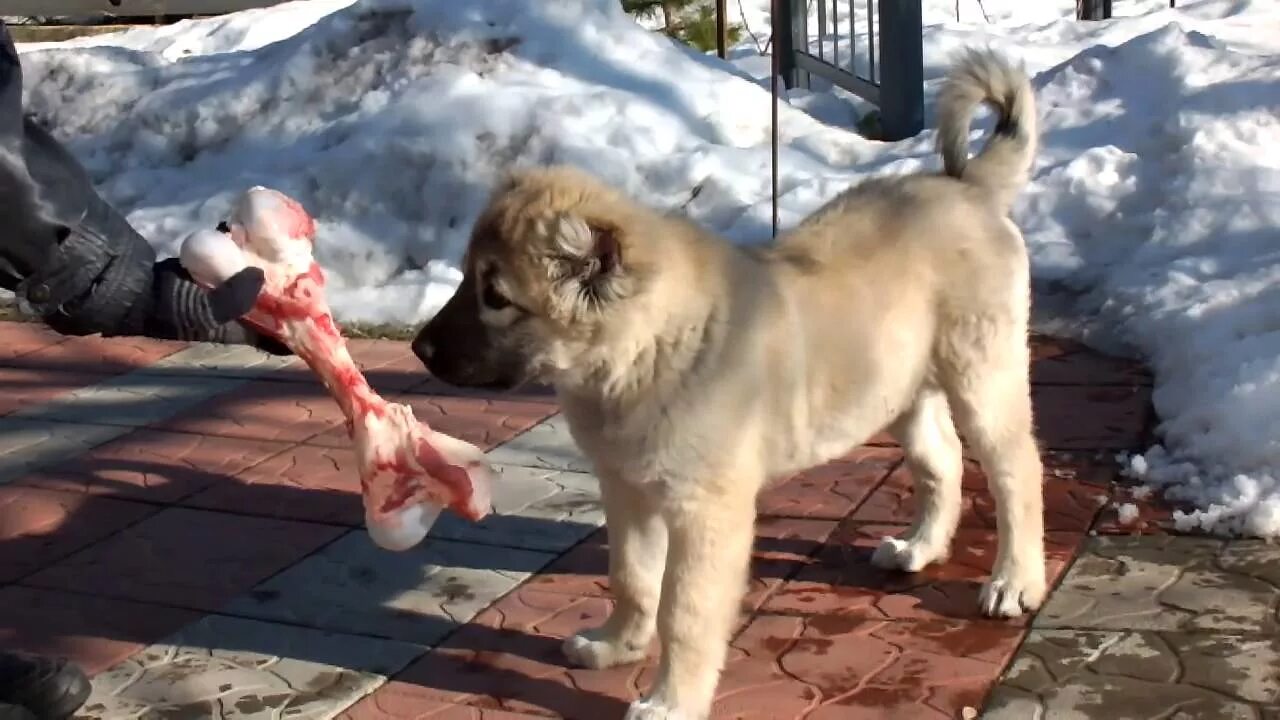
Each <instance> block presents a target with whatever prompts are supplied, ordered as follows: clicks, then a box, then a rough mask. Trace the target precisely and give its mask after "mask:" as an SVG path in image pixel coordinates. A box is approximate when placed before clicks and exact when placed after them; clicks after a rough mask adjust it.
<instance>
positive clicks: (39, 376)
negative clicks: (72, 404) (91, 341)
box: [0, 367, 111, 415]
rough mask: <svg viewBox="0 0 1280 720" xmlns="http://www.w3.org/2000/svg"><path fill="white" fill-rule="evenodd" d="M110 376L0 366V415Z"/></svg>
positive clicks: (98, 381) (64, 393)
mask: <svg viewBox="0 0 1280 720" xmlns="http://www.w3.org/2000/svg"><path fill="white" fill-rule="evenodd" d="M110 377H111V375H110V374H106V373H90V372H62V371H58V370H48V369H45V370H41V369H36V368H15V367H0V415H8V414H9V413H12V412H17V411H18V410H21V409H22V408H25V407H28V406H33V405H41V404H43V403H47V402H49V401H50V400H53V399H54V398H57V397H58V396H60V395H66V394H67V393H69V392H71V391H73V390H79V389H80V388H82V387H86V386H89V385H93V384H95V383H100V382H102V381H103V380H106V379H107V378H110Z"/></svg>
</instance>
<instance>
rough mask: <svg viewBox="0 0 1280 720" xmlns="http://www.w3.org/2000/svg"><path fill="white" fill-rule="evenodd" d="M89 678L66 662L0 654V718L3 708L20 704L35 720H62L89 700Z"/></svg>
mask: <svg viewBox="0 0 1280 720" xmlns="http://www.w3.org/2000/svg"><path fill="white" fill-rule="evenodd" d="M89 690H90V688H89V678H88V677H86V676H85V674H84V671H83V670H81V669H80V668H79V667H77V666H76V665H75V664H73V663H70V662H67V661H66V660H53V659H50V658H44V657H38V656H33V655H21V654H18V653H12V652H3V651H0V718H2V719H3V720H10V718H15V719H16V718H21V717H22V715H21V714H20V713H17V712H13V713H12V714H9V715H6V714H5V710H4V709H3V708H4V706H5V705H6V704H7V705H20V706H22V707H25V708H26V709H27V710H30V711H31V714H32V715H35V716H36V718H38V720H66V718H68V717H71V715H72V714H73V713H74V712H75V711H77V710H79V709H80V706H81V705H84V701H85V700H88V699H89Z"/></svg>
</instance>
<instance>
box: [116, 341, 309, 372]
mask: <svg viewBox="0 0 1280 720" xmlns="http://www.w3.org/2000/svg"><path fill="white" fill-rule="evenodd" d="M296 362H298V359H297V358H296V357H293V356H288V355H286V356H277V355H271V354H269V353H265V352H262V351H261V350H258V349H256V348H251V347H249V346H247V345H220V344H217V343H197V344H194V345H190V346H188V347H186V348H183V349H182V350H180V351H178V352H176V353H174V354H172V355H169V356H168V357H165V358H161V359H160V360H157V361H156V362H154V363H152V364H151V365H149V366H147V367H145V368H142V369H140V370H135V371H134V374H146V375H184V376H185V375H189V374H190V372H191V371H192V370H199V371H201V373H202V375H203V376H205V377H238V378H246V379H248V378H254V377H258V376H259V375H263V374H266V373H268V372H270V371H272V370H278V369H280V368H283V367H286V366H288V365H291V364H293V363H296Z"/></svg>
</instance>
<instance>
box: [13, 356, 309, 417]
mask: <svg viewBox="0 0 1280 720" xmlns="http://www.w3.org/2000/svg"><path fill="white" fill-rule="evenodd" d="M293 360H294V359H293V358H287V357H286V358H279V357H275V356H272V355H268V354H266V353H263V352H261V351H259V350H255V349H253V348H250V347H246V346H241V345H215V344H197V345H191V346H188V347H185V348H183V349H182V350H179V351H178V352H176V353H173V354H172V355H168V356H166V357H163V358H161V359H160V360H157V361H156V362H155V363H153V364H152V365H150V366H147V367H145V368H140V369H138V370H134V371H132V372H129V373H125V374H122V375H117V376H114V377H111V378H108V379H106V380H104V381H102V382H100V383H95V384H93V385H89V386H86V387H83V388H78V389H76V390H74V391H72V392H69V393H66V394H64V395H60V396H59V397H56V398H54V399H52V400H50V401H49V402H46V403H41V404H39V405H34V406H31V407H26V408H23V409H21V410H19V411H17V412H15V413H12V414H11V415H10V417H13V418H21V419H27V420H57V421H59V422H71V423H75V422H80V423H84V422H92V423H96V424H100V425H123V426H127V427H142V426H146V425H149V424H152V423H156V422H159V421H161V420H164V419H166V418H168V417H171V416H173V415H175V414H177V413H179V412H181V411H183V410H185V409H187V408H189V407H192V406H194V405H196V404H198V403H200V402H203V401H204V400H207V399H208V398H210V397H213V396H215V395H220V394H222V393H225V392H231V391H232V390H235V389H236V388H237V387H239V386H240V385H242V384H243V383H244V382H245V381H246V380H248V379H249V378H251V377H254V376H256V375H261V374H263V373H265V372H268V371H270V370H272V369H275V368H278V367H280V366H281V365H283V364H287V363H289V362H292V361H293Z"/></svg>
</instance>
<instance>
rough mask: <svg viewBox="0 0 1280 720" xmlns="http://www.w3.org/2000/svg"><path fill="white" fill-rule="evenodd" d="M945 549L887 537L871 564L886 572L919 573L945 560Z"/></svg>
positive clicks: (875, 553) (882, 541)
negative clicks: (932, 564) (931, 564)
mask: <svg viewBox="0 0 1280 720" xmlns="http://www.w3.org/2000/svg"><path fill="white" fill-rule="evenodd" d="M945 555H946V552H945V549H942V548H937V547H934V546H932V545H929V544H927V543H924V542H922V541H920V540H904V539H902V538H895V537H887V538H885V539H883V540H881V541H880V547H878V548H876V551H875V552H874V553H872V555H871V564H872V565H875V566H876V567H878V568H884V569H885V570H902V571H905V572H919V571H921V570H923V569H925V567H926V566H928V565H929V564H930V563H933V562H937V561H939V560H942V559H944V557H945Z"/></svg>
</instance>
